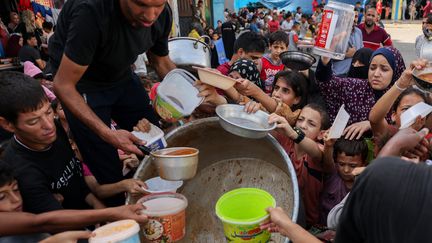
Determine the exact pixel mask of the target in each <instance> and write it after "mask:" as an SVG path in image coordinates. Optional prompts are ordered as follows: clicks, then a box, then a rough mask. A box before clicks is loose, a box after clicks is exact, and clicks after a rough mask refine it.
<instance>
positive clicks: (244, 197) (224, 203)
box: [216, 188, 276, 243]
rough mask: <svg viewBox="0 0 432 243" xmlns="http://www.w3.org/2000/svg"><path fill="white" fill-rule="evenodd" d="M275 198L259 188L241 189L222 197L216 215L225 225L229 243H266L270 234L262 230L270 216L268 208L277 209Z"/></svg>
mask: <svg viewBox="0 0 432 243" xmlns="http://www.w3.org/2000/svg"><path fill="white" fill-rule="evenodd" d="M275 206H276V201H275V199H274V198H273V196H272V195H271V194H270V193H268V192H266V191H264V190H261V189H257V188H240V189H235V190H232V191H229V192H227V193H225V194H224V195H222V197H220V198H219V200H218V201H217V203H216V215H217V216H218V217H219V219H220V220H221V221H222V223H223V228H224V234H225V237H226V239H227V241H228V242H254V243H265V242H268V241H269V240H270V236H271V235H270V232H268V231H267V230H261V229H260V223H262V222H263V221H264V220H266V219H267V218H268V217H269V215H268V213H267V211H266V208H268V207H275Z"/></svg>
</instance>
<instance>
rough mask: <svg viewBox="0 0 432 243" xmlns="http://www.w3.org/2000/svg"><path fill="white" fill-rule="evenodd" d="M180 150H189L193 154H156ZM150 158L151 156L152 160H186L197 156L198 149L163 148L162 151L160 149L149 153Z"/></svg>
mask: <svg viewBox="0 0 432 243" xmlns="http://www.w3.org/2000/svg"><path fill="white" fill-rule="evenodd" d="M181 149H190V150H194V151H195V152H194V153H192V154H185V155H166V154H157V153H158V152H162V151H170V150H173V151H174V150H181ZM150 154H151V156H153V157H154V158H187V157H193V156H197V155H198V154H199V149H197V148H192V147H171V148H164V149H160V150H157V151H154V152H151V153H150Z"/></svg>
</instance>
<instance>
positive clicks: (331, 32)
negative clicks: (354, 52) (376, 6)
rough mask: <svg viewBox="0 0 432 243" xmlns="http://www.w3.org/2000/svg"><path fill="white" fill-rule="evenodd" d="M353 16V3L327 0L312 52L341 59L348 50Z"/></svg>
mask: <svg viewBox="0 0 432 243" xmlns="http://www.w3.org/2000/svg"><path fill="white" fill-rule="evenodd" d="M354 16H355V14H354V6H353V5H350V4H345V3H340V2H333V1H329V2H328V4H327V5H326V6H325V7H324V11H323V14H322V21H321V26H320V29H319V32H318V36H317V38H316V41H315V47H314V50H313V52H314V53H315V54H317V55H320V56H325V57H330V58H333V59H336V60H343V59H344V58H345V53H346V51H347V50H348V41H349V38H350V35H351V32H352V29H353V23H354Z"/></svg>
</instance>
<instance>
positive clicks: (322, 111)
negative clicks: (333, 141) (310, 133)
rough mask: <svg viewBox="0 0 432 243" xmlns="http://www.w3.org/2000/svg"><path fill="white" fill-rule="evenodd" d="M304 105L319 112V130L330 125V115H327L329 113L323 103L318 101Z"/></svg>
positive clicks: (325, 128)
mask: <svg viewBox="0 0 432 243" xmlns="http://www.w3.org/2000/svg"><path fill="white" fill-rule="evenodd" d="M306 107H308V108H311V109H312V110H314V111H317V112H318V113H319V114H320V116H321V127H320V129H321V130H327V129H329V128H330V125H331V124H330V117H329V114H328V112H327V109H326V108H325V107H324V106H323V105H321V104H318V103H309V104H307V105H306V106H305V108H306Z"/></svg>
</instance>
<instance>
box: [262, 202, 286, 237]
mask: <svg viewBox="0 0 432 243" xmlns="http://www.w3.org/2000/svg"><path fill="white" fill-rule="evenodd" d="M267 211H268V212H269V213H270V220H269V221H267V222H264V223H262V224H261V225H260V228H261V229H263V230H268V231H269V232H272V233H276V232H277V233H280V234H282V235H283V236H288V232H286V230H285V229H284V228H286V225H287V224H290V223H292V221H291V219H290V218H289V217H288V215H287V214H286V213H285V212H284V210H283V209H282V208H280V207H277V208H271V207H270V208H267Z"/></svg>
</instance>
